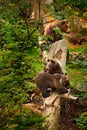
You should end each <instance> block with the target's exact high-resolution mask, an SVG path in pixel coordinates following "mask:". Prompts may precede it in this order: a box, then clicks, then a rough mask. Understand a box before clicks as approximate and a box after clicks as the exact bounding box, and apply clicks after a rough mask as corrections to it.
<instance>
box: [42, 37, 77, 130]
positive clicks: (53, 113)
mask: <svg viewBox="0 0 87 130" xmlns="http://www.w3.org/2000/svg"><path fill="white" fill-rule="evenodd" d="M67 44H68V41H67V40H66V39H62V40H59V41H57V42H55V43H53V44H52V46H51V47H50V50H49V52H48V53H47V51H45V53H43V58H44V57H45V58H52V57H53V56H55V57H56V58H57V59H58V60H59V61H60V62H61V67H62V69H63V72H64V73H66V57H67ZM44 54H46V55H44ZM61 98H67V99H71V100H76V99H77V97H74V96H73V95H71V94H70V92H68V93H66V94H63V95H58V94H57V93H55V92H54V93H53V94H51V95H50V96H49V97H47V98H44V100H43V111H42V114H43V116H46V117H47V118H46V119H45V122H44V123H43V125H47V126H48V130H58V129H59V118H60V111H61Z"/></svg>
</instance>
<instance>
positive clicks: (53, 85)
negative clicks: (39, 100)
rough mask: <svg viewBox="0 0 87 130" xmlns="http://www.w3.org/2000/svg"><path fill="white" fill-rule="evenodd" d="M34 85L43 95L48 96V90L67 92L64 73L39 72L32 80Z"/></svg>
mask: <svg viewBox="0 0 87 130" xmlns="http://www.w3.org/2000/svg"><path fill="white" fill-rule="evenodd" d="M33 81H34V83H35V84H36V86H37V87H38V88H39V89H40V91H41V93H42V96H43V97H45V98H46V97H48V96H50V93H49V90H50V89H51V91H52V92H54V91H55V92H57V93H58V94H65V93H68V89H67V86H69V82H68V84H67V79H66V76H65V75H61V74H50V73H40V74H39V75H38V76H37V77H36V78H35V79H34V80H33Z"/></svg>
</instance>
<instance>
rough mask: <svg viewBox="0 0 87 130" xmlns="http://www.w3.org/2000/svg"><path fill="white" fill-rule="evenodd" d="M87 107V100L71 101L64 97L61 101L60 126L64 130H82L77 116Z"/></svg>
mask: <svg viewBox="0 0 87 130" xmlns="http://www.w3.org/2000/svg"><path fill="white" fill-rule="evenodd" d="M86 109H87V101H77V102H75V101H71V100H66V99H63V100H62V103H61V114H60V128H61V129H62V130H80V129H79V128H77V126H76V121H75V118H77V117H78V116H79V115H80V114H81V113H82V112H84V111H86Z"/></svg>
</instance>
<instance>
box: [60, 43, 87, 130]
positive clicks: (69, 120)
mask: <svg viewBox="0 0 87 130" xmlns="http://www.w3.org/2000/svg"><path fill="white" fill-rule="evenodd" d="M68 47H69V48H71V49H79V48H80V47H81V45H78V44H76V45H74V44H72V43H69V45H68ZM71 71H73V69H72V70H71ZM77 71H79V70H77ZM77 71H76V72H77ZM71 73H72V72H71ZM80 73H81V72H78V74H77V77H78V79H79V75H80ZM81 75H82V74H81ZM70 76H71V75H70ZM84 76H85V77H86V76H87V75H86V74H85V75H84ZM71 79H72V76H71ZM72 93H74V94H75V95H78V94H80V92H79V91H74V90H73V91H72ZM85 111H87V100H78V101H77V102H76V101H71V100H67V99H63V100H62V103H61V114H60V129H61V130H80V129H79V128H78V127H77V126H76V118H77V117H78V116H80V114H81V113H82V112H85Z"/></svg>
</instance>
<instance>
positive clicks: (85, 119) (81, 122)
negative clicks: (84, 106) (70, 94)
mask: <svg viewBox="0 0 87 130" xmlns="http://www.w3.org/2000/svg"><path fill="white" fill-rule="evenodd" d="M76 124H77V126H78V128H79V129H81V130H87V112H83V113H82V114H81V115H80V116H79V117H78V118H77V119H76Z"/></svg>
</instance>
